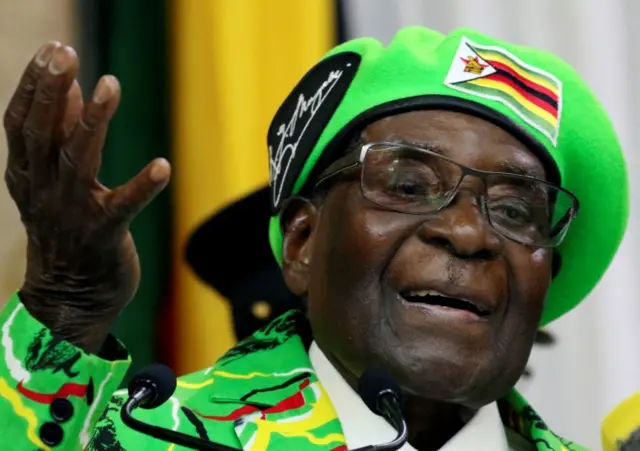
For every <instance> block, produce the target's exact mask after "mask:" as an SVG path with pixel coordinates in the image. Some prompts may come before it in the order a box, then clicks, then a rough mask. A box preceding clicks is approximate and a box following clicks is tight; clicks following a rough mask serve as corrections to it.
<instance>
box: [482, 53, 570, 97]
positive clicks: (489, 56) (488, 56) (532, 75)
mask: <svg viewBox="0 0 640 451" xmlns="http://www.w3.org/2000/svg"><path fill="white" fill-rule="evenodd" d="M476 52H477V53H478V55H480V56H481V57H482V58H484V59H485V60H487V61H496V62H498V63H502V64H504V65H505V66H507V67H508V68H510V69H511V70H512V71H514V72H515V73H516V74H518V75H519V76H520V77H522V78H524V79H525V80H530V81H532V82H534V83H537V84H539V85H540V86H542V87H543V88H547V89H548V90H549V91H551V92H553V93H554V94H555V95H556V96H557V95H559V93H560V89H559V86H558V85H557V84H555V83H551V82H549V81H547V79H546V78H543V77H542V76H541V75H539V74H537V73H536V72H534V71H533V70H532V69H531V70H526V71H525V68H522V67H520V66H519V65H517V64H516V63H515V62H513V61H511V60H510V59H509V58H507V57H506V56H504V55H501V54H499V53H496V52H490V53H486V52H483V51H482V50H477V49H476Z"/></svg>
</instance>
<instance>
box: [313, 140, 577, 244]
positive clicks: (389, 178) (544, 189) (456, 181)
mask: <svg viewBox="0 0 640 451" xmlns="http://www.w3.org/2000/svg"><path fill="white" fill-rule="evenodd" d="M357 167H361V174H360V187H361V190H362V194H363V196H364V197H365V198H366V199H368V200H369V201H371V202H373V203H374V204H376V205H379V206H380V207H383V208H385V209H388V210H392V211H397V212H400V213H408V214H416V215H421V214H429V213H435V212H438V211H440V210H443V209H444V208H446V207H447V206H449V205H450V204H451V203H452V202H453V201H454V199H455V198H456V196H457V194H458V191H459V190H460V187H461V186H462V181H463V180H464V178H465V177H466V176H468V175H471V176H474V177H477V178H479V179H481V180H482V181H483V182H484V190H483V192H482V194H481V195H480V196H478V199H479V201H480V202H479V204H478V205H479V206H480V209H481V210H482V213H483V214H484V216H485V218H486V219H487V221H488V222H489V224H490V225H491V226H492V227H493V228H494V229H495V230H496V231H497V232H498V233H500V234H501V235H503V236H505V237H507V238H509V239H511V240H514V241H517V242H519V243H521V244H525V245H531V246H536V247H556V246H558V245H560V243H561V242H562V240H563V239H564V237H565V235H566V233H567V230H568V229H569V225H570V223H571V221H572V220H573V219H574V218H575V217H576V216H577V214H578V210H579V202H578V199H577V198H576V196H574V195H573V194H572V193H571V192H569V191H567V190H565V189H563V188H561V187H559V186H556V185H554V184H553V183H550V182H547V181H544V180H539V179H536V178H534V177H530V176H526V175H519V174H512V173H504V172H492V171H480V170H477V169H473V168H470V167H467V166H464V165H462V164H460V163H456V162H455V161H453V160H451V159H449V158H447V157H444V156H442V155H440V154H438V153H436V152H433V151H430V150H427V149H423V148H420V147H416V146H411V145H404V144H398V143H390V142H376V143H369V144H366V145H364V146H363V147H362V150H361V151H360V153H358V152H352V153H350V154H348V155H346V156H345V157H343V158H340V159H338V160H337V161H335V162H334V163H333V164H332V165H331V166H329V167H328V168H327V169H326V170H325V171H324V172H323V173H322V174H321V175H320V177H319V180H318V182H317V183H316V187H319V186H320V185H322V184H324V183H325V182H326V181H327V180H329V179H330V178H332V177H334V176H335V175H337V174H339V173H342V172H344V171H346V170H349V169H353V168H357Z"/></svg>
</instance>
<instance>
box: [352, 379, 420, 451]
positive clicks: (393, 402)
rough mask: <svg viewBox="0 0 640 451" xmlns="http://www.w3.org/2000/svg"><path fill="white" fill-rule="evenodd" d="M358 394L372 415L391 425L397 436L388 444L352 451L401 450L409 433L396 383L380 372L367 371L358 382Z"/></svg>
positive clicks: (400, 392)
mask: <svg viewBox="0 0 640 451" xmlns="http://www.w3.org/2000/svg"><path fill="white" fill-rule="evenodd" d="M358 394H359V395H360V398H362V401H364V403H365V404H366V405H367V407H368V408H369V409H370V410H371V411H372V412H373V413H375V414H376V415H379V416H381V417H383V418H385V419H386V420H387V421H388V422H389V423H391V425H392V426H393V427H394V429H395V430H396V431H397V432H398V435H397V436H396V438H395V439H394V440H392V441H391V442H389V443H384V444H380V445H369V446H365V447H363V448H358V449H356V450H353V451H397V450H399V449H400V448H402V447H403V446H404V444H405V443H407V440H408V439H409V433H408V429H407V422H406V421H405V420H404V417H403V415H402V391H401V390H400V387H399V386H398V384H397V383H396V381H395V380H393V378H392V377H391V376H389V375H388V374H387V373H385V372H383V371H381V370H376V369H371V370H367V371H365V372H364V373H362V376H360V379H359V380H358Z"/></svg>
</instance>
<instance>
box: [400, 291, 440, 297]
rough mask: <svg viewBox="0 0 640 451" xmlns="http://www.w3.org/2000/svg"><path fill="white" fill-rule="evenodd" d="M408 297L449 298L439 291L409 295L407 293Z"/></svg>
mask: <svg viewBox="0 0 640 451" xmlns="http://www.w3.org/2000/svg"><path fill="white" fill-rule="evenodd" d="M407 296H409V297H426V296H442V297H445V298H446V297H448V296H447V295H446V294H442V293H440V292H439V291H436V290H419V291H410V292H409V293H407Z"/></svg>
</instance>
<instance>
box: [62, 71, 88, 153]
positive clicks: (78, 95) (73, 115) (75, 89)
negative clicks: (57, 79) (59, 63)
mask: <svg viewBox="0 0 640 451" xmlns="http://www.w3.org/2000/svg"><path fill="white" fill-rule="evenodd" d="M82 107H83V101H82V90H81V89H80V84H79V83H78V80H73V84H72V85H71V88H70V89H69V92H68V93H67V98H66V109H65V114H64V120H63V122H62V124H63V125H62V136H61V142H60V144H62V143H63V142H64V141H66V140H67V139H68V138H69V137H70V136H71V133H72V132H73V129H74V128H75V127H76V124H77V123H78V119H80V114H81V113H82Z"/></svg>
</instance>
